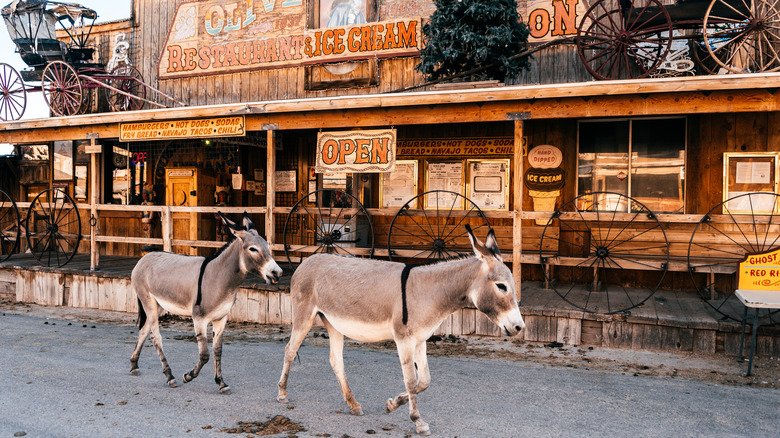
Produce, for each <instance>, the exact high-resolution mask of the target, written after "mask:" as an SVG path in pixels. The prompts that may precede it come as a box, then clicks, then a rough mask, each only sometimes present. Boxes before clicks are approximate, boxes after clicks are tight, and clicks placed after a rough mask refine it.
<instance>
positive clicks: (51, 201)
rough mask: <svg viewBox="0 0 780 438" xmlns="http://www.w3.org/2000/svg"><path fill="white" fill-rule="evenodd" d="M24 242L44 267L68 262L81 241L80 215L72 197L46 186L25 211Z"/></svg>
mask: <svg viewBox="0 0 780 438" xmlns="http://www.w3.org/2000/svg"><path fill="white" fill-rule="evenodd" d="M26 223H27V244H28V246H29V247H30V251H31V252H32V253H33V255H34V256H35V258H36V259H38V261H39V262H40V263H41V264H43V265H45V266H56V267H61V266H63V265H65V264H66V263H68V262H69V261H70V260H71V259H72V258H73V256H74V255H75V254H76V251H77V250H78V247H79V242H81V217H80V216H79V212H78V208H77V207H76V204H75V203H74V202H73V199H72V198H71V197H70V196H68V194H67V193H65V192H63V191H62V190H61V189H48V190H44V191H42V192H41V193H38V196H36V197H35V199H33V202H32V203H31V204H30V209H29V210H28V211H27V221H26Z"/></svg>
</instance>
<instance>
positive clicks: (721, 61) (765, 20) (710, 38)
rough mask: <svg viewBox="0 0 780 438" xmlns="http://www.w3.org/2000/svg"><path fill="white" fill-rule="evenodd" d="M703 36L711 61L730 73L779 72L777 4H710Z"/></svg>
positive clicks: (743, 0) (748, 0)
mask: <svg viewBox="0 0 780 438" xmlns="http://www.w3.org/2000/svg"><path fill="white" fill-rule="evenodd" d="M703 34H704V41H705V46H706V48H707V50H708V51H709V52H710V55H712V59H713V60H714V61H715V62H717V63H718V65H720V66H721V67H723V68H725V69H727V70H729V71H731V72H734V73H748V72H763V71H777V70H780V54H778V50H779V49H778V46H780V4H778V1H777V0H763V1H762V0H740V1H737V2H735V1H733V0H713V1H712V3H710V5H709V7H708V8H707V12H706V13H705V15H704V26H703Z"/></svg>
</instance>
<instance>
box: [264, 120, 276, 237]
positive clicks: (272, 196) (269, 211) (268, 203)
mask: <svg viewBox="0 0 780 438" xmlns="http://www.w3.org/2000/svg"><path fill="white" fill-rule="evenodd" d="M266 132H267V134H266V135H267V138H268V141H267V142H266V148H267V149H266V160H267V163H266V171H265V172H266V175H267V176H266V178H265V180H266V181H267V182H266V186H265V189H266V193H265V240H266V241H267V242H268V244H269V245H272V244H273V243H274V240H275V236H274V231H275V226H276V225H275V222H274V203H275V202H276V142H275V138H276V137H275V136H274V130H273V129H268V130H267V131H266Z"/></svg>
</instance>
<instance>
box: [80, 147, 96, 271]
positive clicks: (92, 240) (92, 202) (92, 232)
mask: <svg viewBox="0 0 780 438" xmlns="http://www.w3.org/2000/svg"><path fill="white" fill-rule="evenodd" d="M89 137H90V139H89V145H90V146H92V150H94V149H95V147H96V146H97V145H96V144H95V138H97V137H96V136H94V135H90V136H89ZM89 155H90V167H91V169H92V174H91V176H92V188H91V190H90V197H89V212H90V213H89V270H90V271H96V270H97V269H98V265H99V264H100V248H99V247H98V245H99V244H98V241H97V227H98V225H100V220H99V219H98V212H97V203H98V197H97V192H98V187H99V186H98V172H97V157H96V155H97V154H95V153H91V154H89ZM93 223H94V225H93ZM79 232H81V230H79Z"/></svg>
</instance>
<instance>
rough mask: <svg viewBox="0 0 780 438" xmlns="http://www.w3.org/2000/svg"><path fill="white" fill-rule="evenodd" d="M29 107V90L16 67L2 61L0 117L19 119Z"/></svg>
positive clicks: (2, 118) (0, 72)
mask: <svg viewBox="0 0 780 438" xmlns="http://www.w3.org/2000/svg"><path fill="white" fill-rule="evenodd" d="M25 108H27V90H26V89H25V88H24V82H23V81H22V76H21V75H19V72H18V71H16V69H15V68H13V67H11V66H10V65H8V64H5V63H1V62H0V119H1V120H3V121H4V122H7V121H9V120H19V118H20V117H22V114H24V109H25Z"/></svg>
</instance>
